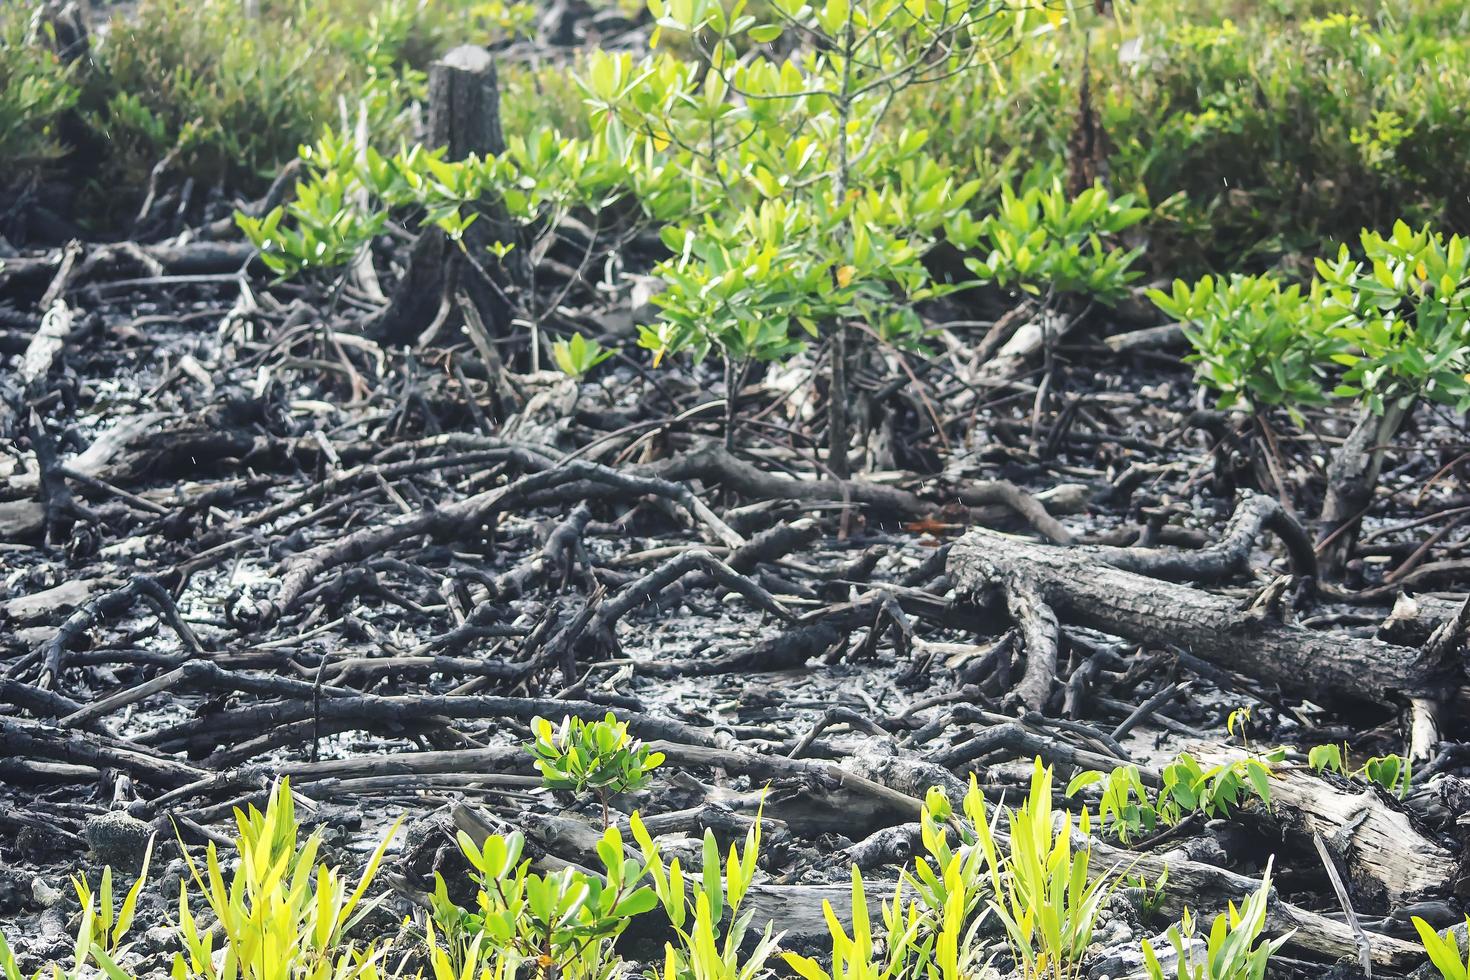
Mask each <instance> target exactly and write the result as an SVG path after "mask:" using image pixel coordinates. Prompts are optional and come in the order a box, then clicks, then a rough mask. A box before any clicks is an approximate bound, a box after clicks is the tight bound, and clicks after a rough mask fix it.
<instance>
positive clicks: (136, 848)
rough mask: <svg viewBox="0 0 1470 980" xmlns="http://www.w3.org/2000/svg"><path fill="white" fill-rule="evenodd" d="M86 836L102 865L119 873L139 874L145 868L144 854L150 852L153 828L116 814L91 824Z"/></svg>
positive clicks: (96, 818)
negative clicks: (120, 871) (149, 845)
mask: <svg viewBox="0 0 1470 980" xmlns="http://www.w3.org/2000/svg"><path fill="white" fill-rule="evenodd" d="M85 833H86V835H87V843H88V844H90V845H92V853H93V854H95V855H96V856H97V860H98V861H100V862H102V863H103V864H109V865H111V866H112V867H114V868H117V869H119V870H126V871H132V872H137V871H139V870H140V869H141V868H142V867H143V852H144V851H145V850H147V848H148V839H149V838H150V837H152V836H153V828H151V827H149V826H148V824H146V823H144V822H143V821H141V820H139V819H138V818H137V817H130V816H128V815H127V814H126V813H123V812H122V811H121V810H113V811H112V812H110V813H104V814H102V815H101V816H100V817H93V818H91V819H90V820H88V821H87V827H86V831H85Z"/></svg>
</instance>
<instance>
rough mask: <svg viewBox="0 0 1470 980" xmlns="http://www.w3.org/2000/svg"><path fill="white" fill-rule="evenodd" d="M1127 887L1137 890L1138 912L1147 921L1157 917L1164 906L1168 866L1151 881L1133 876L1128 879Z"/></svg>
mask: <svg viewBox="0 0 1470 980" xmlns="http://www.w3.org/2000/svg"><path fill="white" fill-rule="evenodd" d="M1128 885H1129V887H1130V888H1133V889H1136V890H1137V892H1138V894H1139V896H1140V898H1139V911H1140V912H1141V913H1142V914H1143V917H1144V920H1145V921H1147V920H1148V919H1149V918H1150V917H1151V916H1155V915H1158V914H1159V910H1160V909H1162V908H1163V906H1164V897H1165V894H1166V889H1167V888H1168V886H1169V866H1168V865H1165V866H1164V867H1163V869H1162V870H1161V871H1159V876H1158V877H1157V878H1155V879H1154V880H1153V881H1149V880H1148V879H1147V878H1145V877H1144V876H1143V875H1133V876H1131V877H1130V878H1129V879H1128Z"/></svg>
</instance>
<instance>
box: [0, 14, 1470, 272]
mask: <svg viewBox="0 0 1470 980" xmlns="http://www.w3.org/2000/svg"><path fill="white" fill-rule="evenodd" d="M753 12H754V13H756V14H759V13H760V11H759V10H758V9H756V10H754V11H753ZM533 17H534V14H533V8H532V6H531V5H530V4H526V3H517V2H506V0H439V2H430V0H387V2H370V0H331V2H325V3H323V2H317V3H312V2H306V0H265V2H263V3H262V4H261V5H260V10H259V14H258V16H255V17H253V18H248V19H243V18H242V17H241V16H240V5H239V4H238V3H237V2H235V0H202V2H198V3H185V2H183V0H142V2H141V3H139V4H138V5H137V6H136V8H134V9H131V10H129V12H128V13H127V14H125V15H124V14H119V15H118V16H117V18H115V19H114V21H113V22H112V23H110V24H109V25H107V26H106V28H105V29H102V30H99V31H97V32H96V33H97V36H96V37H95V38H94V43H93V46H92V50H91V52H90V54H89V55H88V56H87V57H86V58H84V59H83V60H81V61H78V62H74V63H71V64H67V63H65V62H64V60H63V59H62V58H60V57H58V56H57V55H55V54H54V53H52V52H50V51H49V50H47V48H46V45H44V44H39V43H36V42H37V40H38V39H37V38H36V37H35V31H34V30H33V29H32V25H31V23H30V19H31V9H30V7H29V6H27V5H23V4H7V5H5V7H4V9H0V46H3V57H0V183H3V184H5V185H7V186H13V185H15V184H16V183H17V182H20V181H24V180H27V179H33V178H44V177H46V176H47V175H48V174H54V173H55V171H56V168H58V167H61V166H70V167H72V168H74V169H75V168H80V170H81V171H83V173H84V176H85V177H86V178H87V180H88V184H89V186H90V187H91V188H92V191H93V192H92V193H91V194H89V195H83V198H82V202H81V204H80V205H79V211H78V215H77V216H78V217H79V218H80V219H82V220H83V221H84V222H91V223H93V224H103V225H105V224H107V223H109V222H111V221H115V220H117V218H118V216H119V213H120V212H121V213H126V211H127V209H126V208H124V207H121V206H120V203H119V201H118V197H117V194H116V189H117V188H119V187H124V188H136V189H138V190H136V191H135V193H137V194H139V195H141V193H142V190H141V189H142V188H144V187H145V186H146V184H147V177H148V175H149V173H150V171H151V170H152V168H153V167H154V165H155V164H157V163H158V161H159V160H162V159H168V160H169V161H170V165H171V166H172V167H174V168H176V169H177V170H178V171H179V172H180V173H182V174H185V175H187V176H191V177H194V178H195V179H197V180H199V181H202V182H204V183H205V184H206V185H221V186H224V187H226V188H228V189H229V190H230V191H232V192H238V193H242V194H250V193H253V192H256V191H259V190H260V189H261V188H262V187H263V186H264V185H265V184H266V183H268V182H269V181H270V179H271V177H272V176H273V175H274V174H275V172H276V170H277V168H278V167H279V166H280V165H281V164H282V163H283V162H285V161H286V160H288V159H289V158H291V157H292V156H293V155H294V154H295V151H296V148H297V146H298V145H299V144H301V143H303V142H310V141H311V140H313V139H315V138H316V137H317V136H318V135H319V133H320V131H321V129H322V128H323V127H324V126H328V125H331V126H337V125H340V124H341V123H342V121H343V120H344V119H346V120H347V121H349V122H350V123H354V124H355V122H356V120H357V118H358V114H359V112H364V113H365V117H366V122H367V128H368V130H369V132H370V134H371V139H372V141H373V143H374V144H375V145H376V146H378V147H379V148H380V149H383V150H388V151H391V150H394V149H397V148H398V146H399V145H400V143H401V142H402V141H404V140H409V141H412V139H413V137H414V136H415V134H416V133H417V132H418V131H419V128H420V126H421V122H420V117H421V112H420V111H419V105H420V102H421V100H422V98H423V95H424V74H423V68H424V67H425V65H426V64H427V63H428V61H429V60H431V59H432V58H433V57H434V56H435V55H436V54H438V53H440V52H441V51H442V50H444V49H445V48H446V47H448V46H449V45H450V44H451V43H462V42H473V43H484V44H489V45H491V46H492V47H500V48H504V47H506V46H507V45H512V44H513V43H514V42H515V39H516V38H517V37H518V36H522V35H524V33H525V32H526V31H527V30H528V29H529V28H530V26H531V24H532V20H533ZM1467 38H1470V12H1467V10H1466V9H1465V7H1464V5H1463V4H1459V3H1455V2H1453V0H1391V2H1388V3H1365V2H1352V3H1324V2H1322V0H1275V2H1271V3H1262V4H1254V3H1236V4H1223V5H1222V4H1210V3H1203V2H1188V3H1182V4H1180V3H1170V2H1162V0H1145V2H1140V3H1129V2H1120V3H1118V4H1117V5H1115V6H1113V7H1112V9H1111V10H1110V12H1109V13H1108V14H1107V15H1105V16H1098V15H1096V14H1092V15H1091V16H1079V17H1076V18H1075V20H1074V22H1073V23H1071V24H1069V25H1067V26H1065V27H1063V28H1061V29H1059V30H1049V29H1041V30H1038V31H1035V32H1033V33H1032V34H1031V36H1028V37H1027V38H1025V43H1017V44H1016V45H1015V47H1014V50H1012V51H1011V52H1010V53H1009V54H1008V56H1007V57H1005V58H1003V59H999V60H997V61H996V62H995V64H994V65H993V66H991V67H990V68H989V69H988V70H987V72H986V73H984V74H983V75H980V76H977V77H976V78H975V79H973V80H972V81H970V82H969V83H968V84H966V85H965V86H963V87H955V86H949V85H944V86H935V87H918V88H914V89H911V90H909V91H907V92H906V93H904V96H903V98H902V100H901V102H900V104H898V105H896V106H895V107H894V109H893V110H892V111H891V112H890V113H889V118H888V119H887V120H886V121H885V125H886V126H888V127H890V128H891V129H892V131H893V132H894V133H897V132H899V131H900V130H903V129H909V130H916V129H927V130H928V131H929V132H930V134H931V140H930V143H929V146H928V148H927V149H928V152H929V153H931V154H934V155H935V156H937V157H938V158H940V159H941V160H943V161H944V162H946V163H949V164H951V165H953V166H955V167H956V168H957V174H958V176H959V177H960V178H961V179H966V180H967V179H979V180H980V181H981V182H982V195H984V196H985V199H989V200H994V199H998V197H999V194H1000V190H1001V186H1002V185H1003V184H1006V183H1008V182H1010V183H1014V182H1016V181H1017V179H1018V175H1024V178H1023V180H1022V182H1023V183H1025V184H1027V185H1029V186H1036V185H1040V184H1043V183H1044V182H1048V181H1050V179H1051V178H1053V177H1057V176H1061V175H1062V174H1063V173H1064V171H1065V169H1066V166H1067V164H1066V160H1067V158H1068V146H1069V141H1071V140H1073V139H1074V136H1075V134H1076V133H1077V131H1078V118H1079V103H1080V102H1081V101H1082V99H1081V90H1082V88H1083V82H1084V80H1086V81H1087V82H1088V85H1087V88H1088V96H1089V97H1088V99H1087V102H1088V103H1090V106H1089V107H1088V108H1087V109H1086V110H1085V111H1086V112H1088V113H1090V114H1091V116H1092V118H1093V119H1094V120H1095V122H1096V123H1097V124H1099V125H1100V131H1099V132H1098V134H1097V141H1096V142H1095V143H1094V145H1092V146H1091V147H1090V148H1087V149H1086V153H1087V155H1088V156H1089V157H1090V158H1091V160H1090V164H1089V166H1090V167H1091V169H1092V170H1094V171H1095V172H1096V173H1097V175H1098V176H1102V177H1105V178H1106V179H1107V180H1108V182H1109V184H1110V187H1111V190H1112V191H1113V192H1114V193H1115V194H1120V193H1132V194H1134V195H1136V196H1137V197H1139V198H1140V199H1141V200H1145V201H1147V202H1149V203H1151V204H1153V205H1155V206H1156V210H1155V213H1154V214H1153V215H1152V216H1151V217H1150V218H1149V220H1148V221H1147V222H1146V223H1145V225H1144V226H1143V227H1142V228H1141V229H1139V231H1138V234H1139V235H1141V236H1147V238H1148V239H1149V241H1150V248H1149V251H1148V253H1147V255H1146V257H1145V260H1144V261H1145V262H1146V263H1147V264H1148V265H1149V267H1150V268H1151V269H1152V270H1153V271H1154V272H1159V271H1160V270H1165V271H1167V272H1168V273H1170V274H1174V273H1180V272H1186V273H1188V272H1203V271H1210V270H1214V269H1218V268H1223V267H1225V266H1229V267H1230V268H1231V269H1232V270H1235V271H1240V270H1241V267H1242V265H1246V266H1249V267H1251V269H1252V270H1254V269H1262V268H1266V267H1270V266H1273V265H1277V264H1284V265H1286V266H1287V267H1288V268H1297V269H1300V270H1301V271H1306V270H1308V269H1309V268H1310V261H1309V260H1307V259H1303V258H1302V256H1304V255H1310V254H1312V253H1313V252H1314V251H1320V250H1321V246H1322V245H1323V244H1325V243H1338V242H1343V241H1354V240H1356V237H1357V234H1358V231H1359V230H1360V229H1361V228H1364V227H1369V228H1378V229H1383V230H1387V226H1388V225H1389V224H1391V222H1392V221H1393V220H1394V219H1396V218H1402V219H1404V220H1405V221H1407V222H1408V223H1409V224H1410V225H1414V226H1419V225H1422V224H1426V223H1427V224H1432V225H1434V226H1436V227H1438V228H1440V229H1442V230H1445V231H1451V232H1453V231H1462V230H1465V229H1466V225H1467V223H1470V200H1467V197H1466V195H1465V194H1464V192H1463V188H1462V187H1459V186H1458V183H1459V177H1458V171H1457V170H1456V168H1455V167H1453V166H1447V165H1446V164H1445V161H1448V160H1457V159H1463V158H1464V157H1465V155H1466V153H1467V151H1470V121H1467V119H1466V117H1465V114H1464V113H1463V111H1462V107H1463V106H1464V105H1466V104H1467V103H1470V40H1467ZM664 43H665V44H666V45H677V44H678V43H679V41H678V39H676V38H670V39H667V40H666V41H665V42H664ZM572 57H573V56H572V55H570V54H569V55H568V59H569V60H570V59H571V58H572ZM567 79H568V66H567V65H565V64H550V63H543V64H541V65H539V66H536V67H528V66H517V65H516V63H515V59H513V58H511V59H507V60H506V62H505V68H504V70H503V83H504V85H505V87H506V88H507V90H508V95H509V97H508V98H507V99H506V100H505V103H506V110H507V115H508V118H507V130H510V131H535V129H536V128H538V127H544V126H546V125H547V124H551V125H554V126H555V127H556V128H558V129H560V130H561V131H563V132H566V133H576V132H578V131H579V130H583V129H585V127H586V125H587V122H586V116H587V111H588V110H587V108H586V107H585V106H584V105H583V104H582V94H581V93H580V92H579V91H578V90H577V89H576V88H575V86H573V85H571V84H570V83H569V82H568V80H567ZM520 121H523V122H524V123H525V128H524V129H522V127H521V126H520V124H519V122H520ZM80 143H85V144H86V146H87V150H88V152H87V154H86V157H85V159H77V156H78V155H77V154H72V159H71V160H70V161H68V159H67V156H68V154H67V150H68V144H70V145H71V146H72V147H75V146H77V145H78V144H80ZM1074 150H1075V148H1074ZM1076 155H1077V154H1076V153H1075V152H1074V153H1073V156H1074V157H1075V156H1076ZM104 189H108V190H106V193H104Z"/></svg>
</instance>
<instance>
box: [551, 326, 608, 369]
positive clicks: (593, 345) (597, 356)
mask: <svg viewBox="0 0 1470 980" xmlns="http://www.w3.org/2000/svg"><path fill="white" fill-rule="evenodd" d="M551 356H552V359H553V360H555V361H556V366H557V367H559V368H561V371H562V373H563V374H565V375H566V376H567V377H570V378H576V379H578V380H580V379H581V378H582V377H584V376H585V375H586V374H587V372H588V371H591V370H592V369H593V368H595V367H597V365H599V364H601V363H602V362H603V361H605V360H607V359H608V358H609V357H612V356H613V351H610V350H603V348H602V344H600V343H598V342H597V341H596V340H588V339H587V338H586V337H583V336H582V335H581V334H580V333H574V334H572V335H571V337H569V338H567V339H565V340H558V341H556V342H555V343H554V344H552V345H551Z"/></svg>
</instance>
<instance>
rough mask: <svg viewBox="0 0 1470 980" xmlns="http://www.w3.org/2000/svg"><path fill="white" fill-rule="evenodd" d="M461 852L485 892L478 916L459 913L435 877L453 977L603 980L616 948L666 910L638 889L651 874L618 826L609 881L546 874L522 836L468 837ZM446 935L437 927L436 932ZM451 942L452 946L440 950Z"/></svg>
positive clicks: (603, 844)
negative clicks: (631, 854) (654, 912)
mask: <svg viewBox="0 0 1470 980" xmlns="http://www.w3.org/2000/svg"><path fill="white" fill-rule="evenodd" d="M458 839H459V846H460V849H461V850H462V851H463V852H464V854H465V857H466V858H467V859H468V860H469V863H470V867H471V868H472V869H473V870H472V875H473V877H474V880H475V883H476V885H477V886H478V894H477V897H476V906H475V910H474V911H473V912H470V911H467V910H465V909H462V908H460V907H458V906H457V905H455V904H454V903H453V902H452V901H450V899H449V897H448V892H447V888H446V886H445V884H444V879H443V878H442V877H440V876H438V875H436V876H435V887H434V893H433V895H432V897H431V899H430V906H431V911H432V915H431V917H430V941H431V944H432V945H433V946H434V948H435V949H436V950H437V951H438V953H439V955H440V956H441V957H442V961H443V962H442V969H441V967H440V966H438V965H436V966H435V974H436V980H439V975H440V974H441V972H442V973H443V974H446V975H447V977H446V980H448V978H458V977H461V976H464V975H466V974H468V975H470V976H476V975H477V973H476V970H477V969H478V970H480V971H484V970H489V971H491V972H492V974H496V975H498V974H500V973H501V972H504V973H505V975H507V976H531V977H537V978H563V980H604V978H605V977H606V976H607V975H608V974H609V973H610V971H611V969H612V966H613V965H614V963H615V957H614V955H613V952H612V944H613V942H614V941H615V940H616V939H617V937H618V936H619V935H620V934H621V933H622V932H623V930H624V929H625V928H627V925H628V923H629V922H630V921H631V920H632V919H633V917H634V916H637V915H641V914H642V913H644V912H647V911H649V910H650V909H652V908H654V907H655V906H656V905H657V904H658V898H657V896H656V895H655V894H654V892H653V890H652V889H651V888H649V887H648V886H646V885H639V881H640V879H642V878H643V874H644V867H643V865H642V864H641V863H639V862H638V861H636V860H633V859H630V858H628V857H627V856H626V854H625V853H624V850H623V838H622V834H621V833H620V832H619V831H618V829H617V828H616V827H609V828H607V830H606V831H604V833H603V836H602V840H601V841H599V842H598V845H597V853H598V857H599V858H600V859H601V860H602V868H603V870H602V875H601V876H598V875H594V874H589V873H587V872H585V871H582V870H580V869H578V868H570V867H568V868H561V869H559V870H556V871H550V872H547V873H546V874H544V875H540V874H535V873H533V872H531V870H530V861H529V860H524V859H523V858H522V850H523V847H524V839H523V838H522V836H521V835H520V834H519V833H513V834H509V835H506V836H501V835H498V834H497V835H491V836H490V837H487V838H486V839H485V841H484V843H483V844H481V845H479V846H476V844H475V842H474V841H473V840H472V839H471V838H470V837H469V836H468V835H467V834H465V833H464V832H462V831H461V832H460V833H459V835H458ZM436 927H437V929H436ZM440 934H442V936H443V938H444V948H443V949H440V948H439V946H438V944H437V943H436V942H434V940H435V937H436V936H437V935H440Z"/></svg>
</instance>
